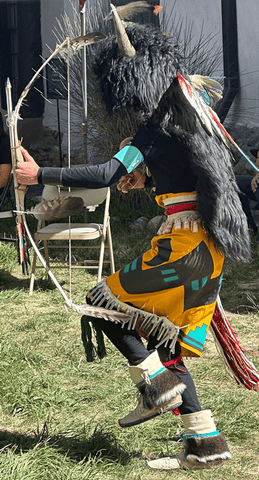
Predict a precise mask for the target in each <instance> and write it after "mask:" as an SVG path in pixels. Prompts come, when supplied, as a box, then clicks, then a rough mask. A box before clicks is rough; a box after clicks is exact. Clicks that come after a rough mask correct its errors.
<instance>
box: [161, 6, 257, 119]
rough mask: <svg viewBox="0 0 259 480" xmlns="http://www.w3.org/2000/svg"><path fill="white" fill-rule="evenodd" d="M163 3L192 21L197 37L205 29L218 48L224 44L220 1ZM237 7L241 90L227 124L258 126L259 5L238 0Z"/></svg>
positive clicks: (167, 8)
mask: <svg viewBox="0 0 259 480" xmlns="http://www.w3.org/2000/svg"><path fill="white" fill-rule="evenodd" d="M160 3H161V5H163V6H164V8H165V9H166V10H167V11H168V12H170V10H173V12H175V14H176V15H179V16H180V17H182V18H186V19H187V22H192V31H193V34H194V38H197V37H198V36H199V34H200V31H201V29H202V28H203V32H204V34H205V36H206V35H210V34H215V35H216V37H215V38H217V40H218V42H219V45H221V44H222V36H221V0H214V1H211V0H199V2H197V1H196V2H194V1H193V0H175V1H174V0H161V2H160ZM236 5H237V28H238V58H239V72H240V91H239V93H238V94H237V96H236V99H235V101H234V104H233V106H232V108H231V111H230V115H228V117H227V119H226V122H227V123H239V124H241V125H242V124H244V125H248V126H259V81H258V73H259V49H258V45H259V28H258V19H259V2H258V0H236ZM222 71H223V70H221V72H220V70H219V74H221V73H222Z"/></svg>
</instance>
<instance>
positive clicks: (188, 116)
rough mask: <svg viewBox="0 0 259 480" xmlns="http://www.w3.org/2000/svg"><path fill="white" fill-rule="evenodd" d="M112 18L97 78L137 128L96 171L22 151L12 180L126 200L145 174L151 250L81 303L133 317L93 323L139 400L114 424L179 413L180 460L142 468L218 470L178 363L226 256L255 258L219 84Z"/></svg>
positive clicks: (206, 315)
mask: <svg viewBox="0 0 259 480" xmlns="http://www.w3.org/2000/svg"><path fill="white" fill-rule="evenodd" d="M114 17H115V19H116V22H117V23H116V31H117V33H118V32H122V36H120V37H119V39H118V40H117V38H116V36H114V37H111V38H110V39H109V40H108V42H107V43H105V44H104V45H103V47H102V48H101V50H100V53H99V55H98V58H97V60H96V68H95V73H96V74H97V77H98V78H99V81H100V84H101V89H102V95H103V99H104V101H105V103H106V107H107V109H108V111H109V113H110V114H112V112H113V111H115V110H116V111H121V113H122V118H123V111H124V109H127V110H128V111H130V112H131V114H132V115H136V116H137V118H138V119H139V125H140V126H139V128H138V131H137V132H136V134H135V135H134V136H133V139H132V140H131V141H130V143H129V144H127V145H126V146H125V147H124V148H122V150H120V151H119V152H118V153H117V154H115V155H114V157H113V158H112V159H111V160H110V161H108V162H107V163H105V164H100V165H91V166H85V167H78V168H73V169H68V168H62V169H60V168H47V167H46V168H39V167H38V166H37V164H36V163H35V162H34V160H33V159H32V157H30V155H29V154H28V152H26V151H25V150H24V149H22V153H23V155H24V158H25V160H26V162H25V163H19V164H18V166H17V170H16V175H17V180H18V182H19V183H22V184H27V185H28V184H34V183H40V184H54V185H63V186H77V187H86V188H101V187H104V186H110V185H113V184H114V183H116V182H118V181H119V185H118V187H119V189H121V190H123V191H126V190H128V189H130V188H135V187H136V188H138V187H143V186H144V184H145V181H146V174H144V173H139V170H138V169H137V167H138V166H139V165H142V164H144V165H145V166H146V169H147V170H146V171H147V176H149V175H151V176H152V178H153V181H154V184H155V188H156V201H157V203H158V204H159V205H160V206H162V207H164V208H165V213H166V215H167V220H166V222H165V223H164V224H163V225H162V226H161V228H160V230H159V232H158V234H157V235H156V236H155V237H154V238H153V240H152V245H151V249H150V250H148V251H147V252H145V253H144V254H143V255H141V256H140V257H138V258H137V259H135V260H133V261H132V262H131V263H129V264H128V265H126V267H125V268H123V269H122V270H120V271H119V272H116V273H115V274H114V275H111V276H110V277H108V278H107V280H106V281H103V282H101V283H100V284H98V285H97V286H96V287H95V288H94V289H92V290H91V291H90V292H89V293H88V295H87V301H88V302H89V303H92V304H95V305H100V306H103V307H106V308H110V309H119V310H121V311H123V312H127V314H129V315H130V317H131V321H130V322H129V323H128V325H126V327H124V328H121V325H119V324H115V323H112V322H110V321H106V320H102V319H94V321H95V322H96V323H97V324H98V325H99V326H100V327H101V328H102V330H103V331H104V333H105V334H106V335H107V337H108V338H109V339H110V340H111V341H112V342H113V344H114V345H115V346H116V347H117V348H118V349H119V351H120V352H121V353H122V354H123V355H124V356H125V357H126V358H127V360H128V362H129V373H130V375H131V378H132V380H133V382H134V384H135V385H136V387H137V390H138V392H139V395H138V396H139V403H138V405H137V407H136V408H135V410H134V411H133V412H130V413H129V414H127V415H126V416H125V417H124V418H122V419H120V420H119V424H120V426H121V427H124V428H126V427H130V426H134V425H137V424H139V423H142V422H145V421H148V420H150V419H152V418H154V417H156V416H157V415H160V414H163V413H165V412H167V411H169V410H172V409H175V408H178V409H179V411H180V414H181V417H182V420H183V424H184V430H185V433H184V444H185V449H184V452H183V453H182V454H181V455H179V456H177V457H175V458H173V457H172V458H166V459H158V460H154V461H151V462H148V465H149V466H150V467H151V468H154V469H174V468H183V467H184V468H186V467H190V468H201V467H203V466H210V465H211V466H214V465H215V464H217V463H219V462H222V461H224V460H227V459H228V458H230V452H229V448H228V445H227V442H226V439H225V437H224V435H223V434H221V433H220V432H219V431H218V430H217V427H216V425H215V422H214V420H213V417H212V413H211V411H210V410H202V407H201V405H200V403H199V400H198V397H197V393H196V389H195V386H194V383H193V380H192V378H191V376H190V373H189V372H188V370H187V368H186V366H185V365H184V363H183V359H182V358H183V357H185V356H188V357H190V356H200V355H201V354H202V351H203V346H204V342H205V339H206V334H207V332H208V329H209V326H210V322H211V318H212V315H213V312H214V309H215V303H216V297H217V294H218V291H219V288H220V284H221V281H222V268H223V263H224V257H228V258H231V259H234V260H239V261H248V260H249V256H250V241H249V234H248V228H247V222H246V217H245V215H244V213H243V210H242V207H241V204H240V201H239V197H238V188H237V185H236V181H235V177H234V174H233V171H232V158H233V157H232V152H231V143H230V142H229V138H228V137H227V135H226V133H225V132H224V131H223V130H222V128H221V126H220V124H219V122H218V119H217V117H216V115H215V114H214V113H213V111H212V109H211V105H212V104H213V102H214V100H217V99H219V98H220V87H219V85H218V84H217V82H215V81H214V80H211V79H207V78H202V77H200V76H196V77H189V76H188V74H187V72H186V69H185V67H184V64H183V61H182V59H181V55H180V53H179V51H178V49H177V48H176V47H175V46H174V44H173V42H172V40H171V39H170V38H168V37H167V36H165V35H163V34H162V33H161V32H160V30H159V29H157V28H154V27H151V26H144V25H134V24H133V25H129V26H128V27H127V32H126V31H125V29H124V27H123V25H122V24H121V23H119V20H120V19H119V18H118V16H117V15H116V11H115V12H114ZM123 29H124V30H123ZM124 43H126V47H125V45H124ZM124 47H125V48H124ZM204 98H205V100H204ZM206 102H207V103H206ZM141 337H144V338H146V339H147V340H148V343H147V347H145V345H144V343H143V342H142V339H141Z"/></svg>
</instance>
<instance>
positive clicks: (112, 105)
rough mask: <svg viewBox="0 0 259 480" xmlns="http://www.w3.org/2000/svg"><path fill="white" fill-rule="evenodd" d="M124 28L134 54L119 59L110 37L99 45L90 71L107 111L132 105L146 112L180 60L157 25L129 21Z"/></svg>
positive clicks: (176, 50) (151, 107) (176, 51)
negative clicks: (96, 81)
mask: <svg viewBox="0 0 259 480" xmlns="http://www.w3.org/2000/svg"><path fill="white" fill-rule="evenodd" d="M126 31H127V34H128V37H129V39H130V41H131V43H132V45H133V47H134V48H135V50H136V55H135V56H134V57H124V58H121V57H120V55H119V52H118V44H117V38H116V36H111V37H110V38H108V39H107V40H106V41H105V42H103V43H102V45H101V49H100V52H99V54H98V56H97V58H96V62H95V65H94V71H95V73H96V75H97V77H98V78H99V80H100V86H101V93H102V97H103V100H104V102H105V105H106V108H107V110H108V112H109V113H112V112H113V111H115V110H117V109H121V108H122V107H134V108H135V109H136V110H138V111H142V112H143V113H145V114H146V115H150V114H152V113H153V111H154V108H156V107H157V104H158V102H159V100H160V98H161V97H162V95H163V93H164V92H165V90H166V89H167V88H168V87H169V85H170V83H171V82H172V80H173V78H174V77H175V76H176V73H177V72H178V71H181V72H182V70H183V62H182V59H181V56H180V54H179V51H178V49H177V47H175V46H174V44H173V42H172V39H171V38H169V37H168V36H166V35H163V33H162V32H161V31H160V30H159V28H156V27H153V26H151V25H138V24H133V25H130V26H128V27H127V28H126ZM143 80H144V81H143Z"/></svg>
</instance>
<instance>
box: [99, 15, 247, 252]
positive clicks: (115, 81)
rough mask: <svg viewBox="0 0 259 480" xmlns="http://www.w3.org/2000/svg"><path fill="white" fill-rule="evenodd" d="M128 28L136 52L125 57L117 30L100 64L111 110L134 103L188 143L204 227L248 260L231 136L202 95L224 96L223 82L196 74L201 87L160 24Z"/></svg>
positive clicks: (219, 244) (218, 244)
mask: <svg viewBox="0 0 259 480" xmlns="http://www.w3.org/2000/svg"><path fill="white" fill-rule="evenodd" d="M126 31H127V34H128V38H129V39H130V42H131V44H132V45H133V47H134V49H135V52H136V53H135V55H133V56H125V57H122V56H121V54H120V50H119V46H118V42H117V39H116V36H113V37H110V38H109V39H108V40H107V41H106V42H105V43H103V46H102V48H101V51H100V53H99V56H98V58H97V61H96V64H95V73H96V74H97V76H98V78H99V80H100V86H101V92H102V97H103V100H104V102H105V104H106V108H107V110H108V112H109V113H110V114H112V112H114V111H115V110H117V109H121V108H125V107H126V108H133V109H134V110H135V111H136V112H138V113H139V112H141V113H144V114H145V117H146V120H147V118H149V120H148V122H151V123H152V124H153V125H154V124H155V125H157V127H158V128H163V129H164V130H166V131H167V133H169V134H170V135H171V136H173V135H176V136H177V137H178V139H180V141H181V142H182V143H184V144H185V146H186V147H187V148H188V150H189V156H190V159H191V164H192V169H193V173H194V175H195V176H196V177H197V179H198V180H197V188H196V189H197V193H198V209H199V213H200V215H201V217H202V220H203V224H204V227H205V228H206V230H207V231H208V234H209V236H210V237H211V238H212V239H213V241H214V243H215V245H216V247H217V248H218V249H219V250H220V251H221V252H222V253H223V254H224V255H225V256H226V257H229V258H231V259H233V260H240V261H248V260H249V257H250V237H249V232H248V227H247V220H246V217H245V214H244V212H243V210H242V205H241V203H240V200H239V196H238V187H237V184H236V181H235V177H234V174H233V170H232V162H233V155H232V150H233V149H232V146H231V141H229V138H228V136H227V135H225V133H224V132H223V133H222V130H221V128H220V127H219V126H218V125H217V123H216V122H215V119H214V118H213V114H212V109H211V104H212V103H213V102H210V101H209V102H208V103H209V104H207V103H206V102H205V101H204V99H203V98H202V96H203V94H206V95H207V96H209V93H210V92H212V96H211V98H212V97H213V99H214V100H215V98H216V99H218V98H219V96H220V95H219V93H218V92H217V86H216V83H217V82H214V81H213V80H211V79H207V81H206V82H205V86H204V84H203V81H202V77H200V76H196V78H195V81H196V87H197V86H198V87H197V88H196V87H195V86H194V85H193V83H192V77H188V76H187V73H186V69H185V67H184V62H183V59H182V58H181V55H180V53H179V50H178V49H177V47H175V46H174V44H173V41H172V39H171V38H169V37H167V36H165V35H163V33H162V32H161V31H160V30H159V29H158V28H155V27H152V26H150V25H148V26H147V25H137V24H134V25H131V26H128V27H127V29H126ZM179 73H180V74H181V75H180V77H181V82H182V83H183V86H184V87H183V86H181V82H180V79H179V78H178V76H179ZM182 75H183V76H182ZM185 79H187V80H186V82H185ZM193 81H194V78H193ZM185 86H186V88H187V94H186V92H185V94H184V93H183V91H184V88H185ZM188 88H190V91H189V94H190V95H189V96H188ZM192 92H193V95H192Z"/></svg>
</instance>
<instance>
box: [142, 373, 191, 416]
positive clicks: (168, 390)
mask: <svg viewBox="0 0 259 480" xmlns="http://www.w3.org/2000/svg"><path fill="white" fill-rule="evenodd" d="M185 388H186V385H184V384H183V383H182V382H181V380H180V379H179V378H178V377H177V376H176V375H175V373H174V372H172V371H170V370H169V369H166V370H164V371H163V372H162V373H160V374H159V375H157V376H155V377H154V378H152V379H150V383H146V382H145V383H143V385H141V387H140V388H139V391H140V393H141V394H142V395H143V396H144V397H145V400H146V403H147V406H148V408H154V407H156V406H159V405H162V404H163V403H165V402H168V401H169V400H171V399H173V398H174V397H176V395H177V394H179V393H182V392H183V391H184V390H185Z"/></svg>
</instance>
